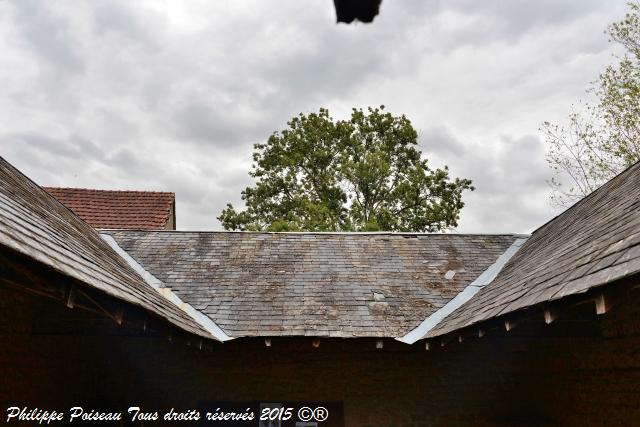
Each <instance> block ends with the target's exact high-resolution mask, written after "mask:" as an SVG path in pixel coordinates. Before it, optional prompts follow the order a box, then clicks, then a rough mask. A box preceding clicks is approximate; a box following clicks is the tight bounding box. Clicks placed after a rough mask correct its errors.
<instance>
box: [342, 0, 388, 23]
mask: <svg viewBox="0 0 640 427" xmlns="http://www.w3.org/2000/svg"><path fill="white" fill-rule="evenodd" d="M333 3H334V4H335V6H336V15H337V17H338V22H344V23H347V24H350V23H352V22H353V21H354V20H355V19H357V20H358V21H360V22H366V23H369V22H372V21H373V18H374V17H375V16H376V15H378V12H379V11H380V3H382V0H333Z"/></svg>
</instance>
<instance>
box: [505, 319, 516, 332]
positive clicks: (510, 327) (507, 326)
mask: <svg viewBox="0 0 640 427" xmlns="http://www.w3.org/2000/svg"><path fill="white" fill-rule="evenodd" d="M515 327H516V323H515V322H514V321H513V320H509V319H505V321H504V329H505V331H507V332H509V331H511V330H513V328H515Z"/></svg>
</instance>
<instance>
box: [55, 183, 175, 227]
mask: <svg viewBox="0 0 640 427" xmlns="http://www.w3.org/2000/svg"><path fill="white" fill-rule="evenodd" d="M43 188H44V189H45V190H46V191H47V192H48V193H49V194H51V195H52V196H53V197H55V198H56V199H58V201H60V203H62V204H63V205H65V206H66V207H68V208H69V209H71V210H72V211H73V212H74V213H75V214H76V215H78V216H79V217H80V218H81V219H83V220H84V221H85V222H86V223H88V224H89V225H91V226H92V227H93V228H104V229H131V230H160V229H164V228H166V227H167V224H168V223H169V221H170V220H171V217H170V215H171V208H172V206H173V204H174V200H175V194H174V193H169V192H157V191H116V190H91V189H86V188H56V187H43Z"/></svg>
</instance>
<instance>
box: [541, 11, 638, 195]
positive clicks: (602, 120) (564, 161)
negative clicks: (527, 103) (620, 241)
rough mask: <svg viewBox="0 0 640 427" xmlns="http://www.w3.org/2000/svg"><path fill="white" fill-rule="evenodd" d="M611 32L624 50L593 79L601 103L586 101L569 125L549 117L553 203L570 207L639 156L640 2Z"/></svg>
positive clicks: (545, 129) (545, 126)
mask: <svg viewBox="0 0 640 427" xmlns="http://www.w3.org/2000/svg"><path fill="white" fill-rule="evenodd" d="M629 8H630V10H629V12H628V13H627V15H626V16H625V18H624V19H623V20H622V21H620V22H615V23H613V24H611V25H610V26H609V27H608V28H607V31H606V33H607V34H608V35H609V37H610V41H611V42H614V43H617V44H620V45H621V46H622V47H623V48H624V50H625V54H624V56H623V57H622V58H620V60H619V62H618V63H617V64H614V65H610V66H608V67H607V68H606V69H605V70H604V71H603V72H602V74H600V76H599V77H598V79H597V80H596V81H595V82H593V83H592V86H591V88H590V90H589V91H590V92H591V93H592V94H593V95H594V96H595V98H596V99H597V102H596V103H594V104H590V103H584V104H583V108H581V111H579V112H573V113H571V114H570V115H569V120H568V125H566V126H560V125H557V124H552V123H549V122H544V123H543V125H542V128H541V130H542V131H543V132H544V133H545V135H546V137H547V141H548V143H549V152H548V154H547V161H548V163H549V165H550V166H551V168H552V170H553V172H554V176H553V178H551V180H550V181H549V183H550V185H551V187H552V189H553V193H552V196H551V200H552V203H553V204H555V205H559V206H568V205H571V204H573V203H574V202H576V201H577V200H579V199H581V198H582V197H584V196H586V195H587V194H589V193H591V192H592V191H593V190H595V189H596V188H598V187H599V186H600V185H602V184H603V183H604V182H605V181H607V180H609V179H611V178H612V177H613V176H615V175H617V174H618V173H620V172H621V171H622V170H624V169H625V168H626V167H628V166H630V165H632V164H634V163H635V162H638V161H640V3H629Z"/></svg>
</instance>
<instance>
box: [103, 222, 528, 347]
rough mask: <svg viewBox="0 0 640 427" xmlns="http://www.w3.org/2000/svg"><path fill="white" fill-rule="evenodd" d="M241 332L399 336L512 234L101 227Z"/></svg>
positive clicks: (195, 301) (189, 298)
mask: <svg viewBox="0 0 640 427" xmlns="http://www.w3.org/2000/svg"><path fill="white" fill-rule="evenodd" d="M108 233H109V234H110V235H112V236H113V237H114V238H115V240H116V241H117V242H118V244H119V245H120V247H121V248H122V249H124V250H126V251H127V253H128V254H129V255H131V256H132V257H133V258H134V259H135V260H136V261H137V262H138V263H140V264H141V265H142V266H143V267H144V268H145V269H146V270H147V271H148V272H150V273H151V274H153V275H154V276H155V277H156V278H158V279H160V280H161V281H162V282H163V283H164V285H165V286H168V287H170V288H171V289H172V291H173V292H175V293H176V294H177V295H178V296H179V297H180V298H181V299H182V300H183V301H186V302H187V303H189V304H191V305H192V306H193V307H194V308H196V309H198V310H200V311H201V312H203V313H204V314H206V315H207V316H209V317H210V318H211V319H212V320H213V321H214V322H215V323H216V324H217V325H219V326H220V327H221V328H222V329H223V330H225V332H227V333H228V334H230V335H231V336H233V337H238V336H282V335H311V336H337V337H397V336H401V335H403V334H404V333H406V332H408V331H409V330H411V329H412V328H414V327H415V326H417V325H418V324H419V323H420V322H422V320H424V318H425V317H426V316H427V315H429V314H430V313H432V312H434V311H435V310H437V309H438V308H440V307H442V306H443V305H444V304H446V303H447V302H448V301H449V300H450V299H451V298H453V297H454V296H455V295H456V294H457V293H458V292H459V291H461V290H462V289H463V288H464V287H465V286H467V285H468V284H469V283H470V282H472V281H473V280H474V279H475V278H476V277H477V276H478V275H480V274H481V273H482V272H483V271H484V270H486V269H487V267H488V266H489V265H491V264H492V263H493V262H494V261H495V260H496V259H497V258H498V257H499V256H500V255H501V254H502V253H503V252H504V251H505V250H506V249H507V248H508V247H509V246H510V245H511V244H512V243H513V242H514V240H515V238H516V237H515V236H513V235H457V234H367V233H355V234H346V233H345V234H340V233H333V234H332V233H327V234H323V233H233V232H169V231H157V232H154V231H151V232H145V231H108Z"/></svg>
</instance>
